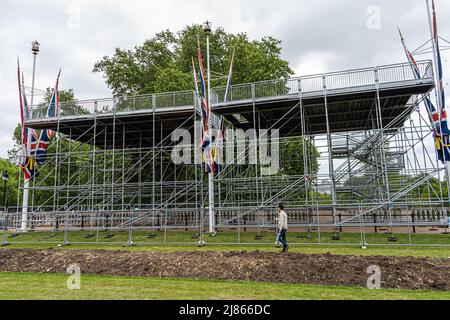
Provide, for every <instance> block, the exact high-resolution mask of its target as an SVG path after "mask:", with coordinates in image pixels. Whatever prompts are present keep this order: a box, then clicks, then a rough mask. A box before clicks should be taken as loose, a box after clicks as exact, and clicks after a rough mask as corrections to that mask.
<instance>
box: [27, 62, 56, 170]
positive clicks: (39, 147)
mask: <svg viewBox="0 0 450 320" xmlns="http://www.w3.org/2000/svg"><path fill="white" fill-rule="evenodd" d="M60 76H61V69H60V70H59V72H58V77H57V78H56V84H55V88H54V90H53V93H52V96H51V98H50V103H49V106H48V108H47V114H46V115H47V118H54V117H56V116H57V114H58V109H59V77H60ZM54 135H55V132H54V131H53V130H50V129H43V130H42V131H41V134H40V136H39V139H38V141H37V144H36V148H34V150H33V151H34V155H35V158H36V162H37V163H38V164H43V163H44V162H45V161H46V159H47V151H48V147H49V146H50V141H51V139H52V138H53V136H54Z"/></svg>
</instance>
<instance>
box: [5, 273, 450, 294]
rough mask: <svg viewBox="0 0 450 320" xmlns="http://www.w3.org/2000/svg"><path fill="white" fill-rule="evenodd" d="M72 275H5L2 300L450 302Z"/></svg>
mask: <svg viewBox="0 0 450 320" xmlns="http://www.w3.org/2000/svg"><path fill="white" fill-rule="evenodd" d="M67 277H68V276H67V275H64V274H30V273H0V300H4V299H9V300H18V299H33V300H36V299H51V300H76V299H87V300H89V299H95V300H111V299H120V300H125V299H136V300H143V299H147V300H186V299H187V300H229V299H236V300H277V299H281V300H301V299H308V300H310V299H311V300H320V299H327V300H356V299H357V300H368V299H369V300H386V299H387V300H401V299H407V300H415V299H420V300H426V299H433V300H437V299H445V300H450V292H430V291H406V290H368V289H363V288H353V287H328V286H313V285H292V284H272V283H254V282H234V281H209V280H184V279H161V278H139V277H112V276H90V275H82V276H81V289H80V290H69V289H67V287H66V281H67Z"/></svg>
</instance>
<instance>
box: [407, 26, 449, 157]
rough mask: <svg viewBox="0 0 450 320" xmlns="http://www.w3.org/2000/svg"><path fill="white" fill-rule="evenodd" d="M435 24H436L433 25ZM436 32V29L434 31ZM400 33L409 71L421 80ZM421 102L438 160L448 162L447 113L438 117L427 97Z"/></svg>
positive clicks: (417, 67) (416, 66)
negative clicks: (430, 127) (426, 115)
mask: <svg viewBox="0 0 450 320" xmlns="http://www.w3.org/2000/svg"><path fill="white" fill-rule="evenodd" d="M435 24H436V23H435ZM435 30H436V29H435ZM399 33H400V38H401V41H402V44H403V48H404V50H405V54H406V57H407V59H408V62H409V63H410V64H411V69H412V72H413V74H414V76H415V77H416V79H421V78H422V74H421V73H420V69H419V66H418V64H417V62H416V60H415V59H414V56H413V54H412V53H411V51H409V50H408V47H407V46H406V41H405V39H404V37H403V34H402V33H401V31H400V29H399ZM423 101H424V104H425V107H426V109H427V113H428V117H429V119H430V123H431V125H432V128H433V133H434V138H435V144H436V150H437V154H438V158H439V160H440V161H442V162H445V160H447V161H450V152H449V150H448V146H447V147H446V145H448V140H449V139H448V138H449V134H450V131H449V128H448V125H447V113H446V111H445V108H444V109H443V110H441V112H440V114H441V116H440V117H439V110H438V109H437V108H436V106H435V105H434V104H433V102H431V100H430V97H429V96H424V97H423Z"/></svg>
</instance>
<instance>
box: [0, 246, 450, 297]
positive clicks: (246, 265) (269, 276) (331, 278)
mask: <svg viewBox="0 0 450 320" xmlns="http://www.w3.org/2000/svg"><path fill="white" fill-rule="evenodd" d="M72 264H78V265H79V266H80V268H81V272H82V273H83V274H94V275H114V276H145V277H171V278H194V279H218V280H249V281H257V282H279V283H295V284H318V285H337V286H359V287H365V286H366V283H367V279H368V277H369V276H370V275H369V274H368V273H367V269H368V267H369V266H372V265H376V266H378V267H380V269H381V287H382V288H398V289H414V290H416V289H427V290H435V291H450V259H438V258H412V257H383V256H373V257H360V256H340V255H331V254H325V255H305V254H295V253H292V254H289V255H283V254H277V253H262V252H245V251H244V252H232V253H221V252H178V253H152V252H125V251H75V250H73V251H72V250H67V251H65V250H61V251H60V250H52V249H49V250H32V249H20V250H19V249H4V250H0V271H1V272H37V273H65V272H66V268H67V267H68V266H69V265H72Z"/></svg>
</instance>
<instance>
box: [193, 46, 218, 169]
mask: <svg viewBox="0 0 450 320" xmlns="http://www.w3.org/2000/svg"><path fill="white" fill-rule="evenodd" d="M197 45H198V63H199V67H200V89H201V98H202V129H203V138H202V150H203V161H204V162H205V172H206V173H211V172H214V159H213V145H212V141H211V140H212V139H211V136H210V132H209V116H210V115H209V113H210V107H209V103H208V92H207V89H206V81H205V69H204V67H203V58H202V53H201V50H200V39H199V38H197Z"/></svg>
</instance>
